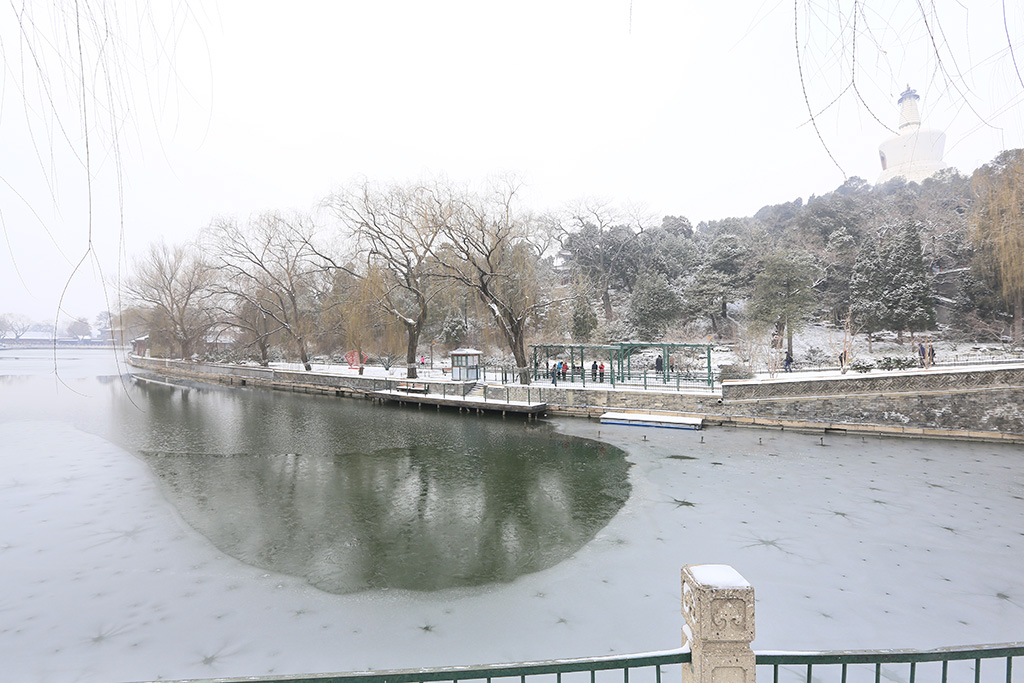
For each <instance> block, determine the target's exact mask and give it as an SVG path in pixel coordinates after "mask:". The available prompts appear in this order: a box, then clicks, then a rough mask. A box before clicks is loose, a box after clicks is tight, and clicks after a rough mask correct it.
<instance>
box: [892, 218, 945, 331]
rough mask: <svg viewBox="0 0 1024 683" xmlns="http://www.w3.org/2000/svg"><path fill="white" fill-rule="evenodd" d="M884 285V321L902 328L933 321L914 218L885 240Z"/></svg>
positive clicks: (916, 328) (925, 326) (913, 328)
mask: <svg viewBox="0 0 1024 683" xmlns="http://www.w3.org/2000/svg"><path fill="white" fill-rule="evenodd" d="M884 260H885V271H886V273H887V275H888V285H887V287H886V289H885V291H884V293H883V296H882V301H883V302H884V303H885V307H886V313H887V317H888V325H889V327H891V328H892V329H894V330H896V332H897V335H898V336H899V341H900V342H901V343H902V341H903V332H904V331H905V330H906V331H909V332H910V334H911V337H913V334H914V332H920V331H923V330H926V329H928V328H929V327H931V326H933V325H934V324H935V309H934V307H933V306H932V293H931V282H930V278H929V275H928V269H927V268H926V267H925V265H924V259H923V256H922V253H921V234H920V230H919V228H918V225H917V223H916V222H914V221H905V222H904V223H903V225H902V226H901V227H900V229H899V230H898V231H897V232H896V234H895V235H893V236H892V239H890V240H889V243H888V245H887V248H886V250H885V255H884Z"/></svg>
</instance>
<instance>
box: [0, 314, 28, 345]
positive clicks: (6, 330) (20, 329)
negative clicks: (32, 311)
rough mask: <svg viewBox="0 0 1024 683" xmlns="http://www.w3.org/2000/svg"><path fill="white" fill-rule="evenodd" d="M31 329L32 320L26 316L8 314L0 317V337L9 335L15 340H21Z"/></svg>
mask: <svg viewBox="0 0 1024 683" xmlns="http://www.w3.org/2000/svg"><path fill="white" fill-rule="evenodd" d="M31 328H32V320H31V319H30V318H29V317H28V316H27V315H22V314H21V313H8V314H6V315H4V316H2V317H0V336H3V335H6V334H10V335H11V336H12V337H14V338H15V339H21V337H22V335H24V334H25V333H26V332H28V331H29V330H30V329H31Z"/></svg>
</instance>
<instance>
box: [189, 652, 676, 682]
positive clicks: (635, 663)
mask: <svg viewBox="0 0 1024 683" xmlns="http://www.w3.org/2000/svg"><path fill="white" fill-rule="evenodd" d="M689 661H690V652H689V651H688V650H684V649H680V650H671V651H668V652H657V653H650V654H641V655H625V656H618V657H588V658H584V659H559V660H554V661H547V662H525V663H519V664H495V665H489V666H479V667H440V668H429V669H401V670H394V671H378V672H372V673H367V672H363V673H346V674H313V675H307V676H281V677H273V676H271V677H262V676H258V677H246V678H216V679H202V680H194V679H190V680H189V681H188V683H214V682H216V683H242V682H243V681H246V682H250V683H251V682H252V681H257V682H258V683H427V682H428V681H452V683H455V682H456V681H486V682H487V683H491V681H508V682H509V683H514V682H515V681H518V683H527V678H529V681H530V683H662V681H665V683H669V682H671V683H678V681H679V680H680V679H681V678H682V666H683V665H684V664H687V663H689ZM178 683H185V682H184V681H179V682H178Z"/></svg>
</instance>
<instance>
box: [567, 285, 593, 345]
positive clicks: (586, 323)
mask: <svg viewBox="0 0 1024 683" xmlns="http://www.w3.org/2000/svg"><path fill="white" fill-rule="evenodd" d="M596 327H597V314H596V313H594V309H592V308H591V307H590V302H589V301H587V298H586V297H585V296H583V295H582V294H581V295H578V296H577V297H576V298H574V299H573V302H572V330H571V331H570V334H571V335H572V339H573V341H576V342H584V343H585V342H587V341H590V335H591V334H592V333H593V332H594V329H595V328H596Z"/></svg>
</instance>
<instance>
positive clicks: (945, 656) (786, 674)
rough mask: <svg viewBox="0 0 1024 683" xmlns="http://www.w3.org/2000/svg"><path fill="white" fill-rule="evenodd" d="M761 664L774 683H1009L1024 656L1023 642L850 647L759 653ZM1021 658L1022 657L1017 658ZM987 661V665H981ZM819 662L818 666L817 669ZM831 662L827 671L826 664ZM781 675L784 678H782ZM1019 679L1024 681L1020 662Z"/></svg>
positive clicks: (759, 663)
mask: <svg viewBox="0 0 1024 683" xmlns="http://www.w3.org/2000/svg"><path fill="white" fill-rule="evenodd" d="M755 654H756V663H757V666H758V667H765V668H766V667H771V672H772V681H773V683H779V681H780V680H787V681H806V683H811V681H812V680H819V681H824V680H828V681H838V682H839V683H854V682H858V683H859V682H860V681H864V682H866V683H867V682H870V681H874V683H881V680H882V679H883V678H884V679H886V680H888V681H906V682H907V683H917V681H919V680H921V681H935V682H936V683H947V682H948V681H965V682H966V681H974V683H981V682H982V681H985V682H986V683H987V682H990V681H991V682H992V683H995V682H997V681H998V682H1000V683H1002V682H1003V681H1005V683H1011V682H1012V681H1013V680H1014V678H1013V660H1014V659H1015V658H1021V657H1024V643H1003V644H999V645H975V646H971V647H956V648H940V649H937V650H878V651H867V650H852V651H832V652H758V653H755ZM1018 663H1020V662H1018ZM983 664H984V666H982V665H983ZM815 667H817V668H815ZM825 667H827V671H828V673H827V674H825V673H823V671H822V668H825ZM780 675H781V677H780ZM1017 680H1018V681H1022V680H1024V670H1022V669H1021V667H1018V674H1017Z"/></svg>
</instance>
